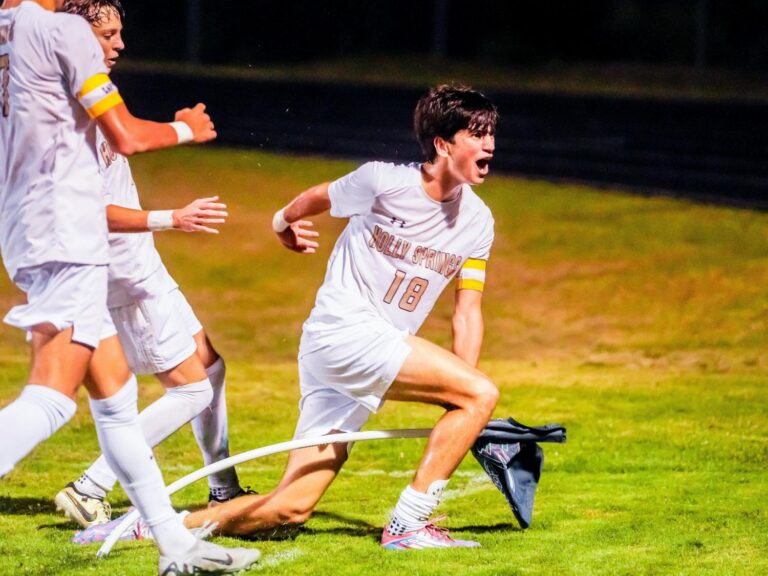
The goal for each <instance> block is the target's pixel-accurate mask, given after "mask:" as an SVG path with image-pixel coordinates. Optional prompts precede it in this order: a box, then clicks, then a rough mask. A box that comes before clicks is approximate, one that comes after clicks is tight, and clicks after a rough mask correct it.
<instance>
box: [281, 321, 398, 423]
mask: <svg viewBox="0 0 768 576" xmlns="http://www.w3.org/2000/svg"><path fill="white" fill-rule="evenodd" d="M407 335H408V333H407V332H406V331H401V330H398V329H397V328H395V327H394V326H392V324H390V323H389V322H387V321H386V320H384V319H381V318H378V317H370V318H368V319H366V321H365V322H359V323H355V324H352V325H344V326H338V327H333V326H330V327H329V326H328V325H322V326H319V325H313V324H310V323H305V325H304V331H303V333H302V336H301V345H300V347H299V381H300V386H301V400H300V402H299V410H300V415H299V420H298V422H297V424H296V432H295V433H294V437H295V438H305V437H309V436H319V435H323V434H328V432H330V431H331V430H340V431H343V432H356V431H358V430H360V428H361V427H362V426H363V425H364V424H365V422H366V421H367V420H368V417H369V416H370V414H371V412H376V411H377V410H378V409H379V408H380V407H381V406H382V404H383V403H384V395H385V394H386V393H387V390H388V389H389V387H390V386H391V385H392V382H394V380H395V378H397V375H398V373H399V372H400V369H401V368H402V366H403V363H404V362H405V359H406V358H407V357H408V355H409V354H410V353H411V347H410V346H409V345H408V344H407V343H406V342H405V337H406V336H407Z"/></svg>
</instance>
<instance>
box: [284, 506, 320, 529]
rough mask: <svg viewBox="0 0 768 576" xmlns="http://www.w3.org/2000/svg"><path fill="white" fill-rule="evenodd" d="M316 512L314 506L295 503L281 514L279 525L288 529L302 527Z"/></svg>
mask: <svg viewBox="0 0 768 576" xmlns="http://www.w3.org/2000/svg"><path fill="white" fill-rule="evenodd" d="M314 511H315V507H314V506H306V505H302V504H301V503H300V502H297V503H295V505H293V506H289V507H287V508H286V509H284V510H281V511H280V513H279V515H278V516H279V518H278V520H279V523H280V525H282V526H286V527H298V526H302V525H303V524H304V523H306V522H307V520H309V519H310V517H311V516H312V512H314Z"/></svg>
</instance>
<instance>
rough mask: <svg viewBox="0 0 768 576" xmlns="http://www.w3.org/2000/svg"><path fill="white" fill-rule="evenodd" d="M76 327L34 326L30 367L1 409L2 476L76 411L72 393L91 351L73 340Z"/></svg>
mask: <svg viewBox="0 0 768 576" xmlns="http://www.w3.org/2000/svg"><path fill="white" fill-rule="evenodd" d="M72 331H73V329H72V328H68V329H66V330H62V331H57V330H56V329H55V328H54V327H53V326H51V325H41V326H37V327H35V328H33V329H32V342H31V345H32V369H31V371H30V375H29V383H28V384H27V386H26V387H25V388H24V390H23V391H22V393H21V395H20V396H19V397H18V398H17V399H16V400H15V401H14V402H12V403H11V404H9V405H8V406H6V407H5V408H3V410H2V411H0V437H2V438H3V449H2V451H0V477H2V476H4V475H5V474H7V473H8V472H9V471H10V470H12V469H13V467H14V466H15V465H16V463H17V462H19V461H20V460H21V459H22V458H24V457H25V456H26V455H27V454H29V452H31V451H32V449H33V448H34V447H35V446H37V445H38V444H39V443H40V442H42V441H43V440H45V439H47V438H49V437H50V436H52V435H53V434H54V432H56V430H58V429H59V428H61V427H62V426H63V425H64V424H65V423H66V422H67V421H69V420H70V419H71V418H72V416H74V414H75V410H76V408H77V405H76V404H75V402H74V400H73V398H74V396H75V392H76V391H77V388H78V386H79V385H80V382H81V381H82V379H83V375H84V374H85V371H86V367H87V366H88V361H89V359H90V357H91V354H92V350H91V349H90V348H89V347H87V346H84V345H83V344H80V343H77V342H73V341H72Z"/></svg>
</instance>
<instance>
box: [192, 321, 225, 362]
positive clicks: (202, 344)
mask: <svg viewBox="0 0 768 576" xmlns="http://www.w3.org/2000/svg"><path fill="white" fill-rule="evenodd" d="M192 338H193V340H194V341H195V346H196V347H197V355H198V356H199V357H200V360H202V362H203V366H205V368H206V369H208V368H210V367H211V366H213V364H214V362H216V360H218V359H219V353H218V352H217V351H216V349H215V348H214V347H213V344H211V340H210V338H208V334H206V333H205V330H199V331H198V332H196V333H195V334H194V335H193V336H192Z"/></svg>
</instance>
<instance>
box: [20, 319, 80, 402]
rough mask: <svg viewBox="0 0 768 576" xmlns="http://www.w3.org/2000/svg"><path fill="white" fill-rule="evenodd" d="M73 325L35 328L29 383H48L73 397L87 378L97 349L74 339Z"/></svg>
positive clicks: (43, 384)
mask: <svg viewBox="0 0 768 576" xmlns="http://www.w3.org/2000/svg"><path fill="white" fill-rule="evenodd" d="M72 331H73V329H72V328H67V329H65V330H60V331H51V330H49V329H47V327H45V326H41V328H40V330H37V329H33V330H32V331H31V342H30V344H31V346H32V367H31V370H30V373H29V383H30V384H38V385H40V386H48V387H49V388H53V389H54V390H57V391H59V392H61V393H62V394H65V395H67V396H70V397H73V396H74V395H75V392H77V389H78V387H79V386H80V383H81V382H82V381H83V377H84V376H85V372H86V370H87V368H88V362H89V361H90V359H91V355H92V354H93V351H92V350H91V348H89V347H88V346H84V345H83V344H80V343H78V342H74V341H73V340H72Z"/></svg>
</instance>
